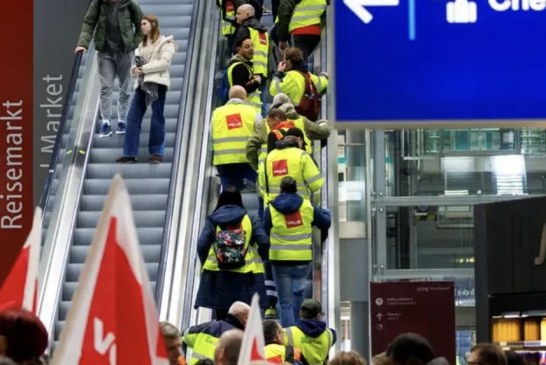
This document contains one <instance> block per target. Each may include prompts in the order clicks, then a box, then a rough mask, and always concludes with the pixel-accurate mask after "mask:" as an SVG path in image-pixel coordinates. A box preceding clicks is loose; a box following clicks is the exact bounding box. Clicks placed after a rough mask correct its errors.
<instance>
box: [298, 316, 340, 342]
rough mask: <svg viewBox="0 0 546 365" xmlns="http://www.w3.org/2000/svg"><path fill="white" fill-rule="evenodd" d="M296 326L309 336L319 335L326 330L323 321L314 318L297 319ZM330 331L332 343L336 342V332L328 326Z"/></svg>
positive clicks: (315, 336)
mask: <svg viewBox="0 0 546 365" xmlns="http://www.w3.org/2000/svg"><path fill="white" fill-rule="evenodd" d="M295 326H296V327H298V328H299V329H300V330H301V331H302V332H303V333H305V334H306V335H307V336H309V337H313V338H317V337H318V336H320V335H321V334H322V333H323V332H324V331H326V323H325V322H323V321H318V320H316V319H303V318H302V319H299V320H298V321H297V322H296V324H295ZM330 330H331V331H332V335H333V336H332V341H333V342H332V344H334V343H336V340H337V334H336V331H335V330H334V329H332V328H330Z"/></svg>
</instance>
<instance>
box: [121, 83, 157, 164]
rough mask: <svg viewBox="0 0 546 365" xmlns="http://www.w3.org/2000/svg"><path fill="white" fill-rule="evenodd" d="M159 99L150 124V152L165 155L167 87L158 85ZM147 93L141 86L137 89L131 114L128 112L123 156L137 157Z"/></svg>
mask: <svg viewBox="0 0 546 365" xmlns="http://www.w3.org/2000/svg"><path fill="white" fill-rule="evenodd" d="M157 91H158V94H159V95H158V99H157V100H155V101H154V102H153V103H152V121H151V125H150V139H149V140H148V152H150V155H160V156H163V153H164V151H165V116H164V115H163V110H164V109H165V95H166V93H167V87H166V86H165V85H158V90H157ZM146 109H147V106H146V93H145V92H144V91H142V89H141V88H140V86H139V87H138V88H137V89H136V90H135V94H134V95H133V100H132V101H131V107H130V108H129V114H127V131H126V132H125V142H124V143H123V156H131V157H136V156H137V155H138V144H139V141H140V129H141V128H140V127H141V125H142V118H143V117H144V113H146Z"/></svg>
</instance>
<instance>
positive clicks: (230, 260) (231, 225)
mask: <svg viewBox="0 0 546 365" xmlns="http://www.w3.org/2000/svg"><path fill="white" fill-rule="evenodd" d="M197 255H198V257H199V260H200V262H201V266H202V271H201V280H200V282H199V289H198V291H197V297H196V300H195V308H198V307H205V308H211V309H213V310H214V312H215V316H216V318H218V319H221V318H223V317H224V316H225V315H226V313H227V309H228V308H229V306H230V305H231V303H233V302H235V301H242V302H245V303H250V301H251V300H252V296H253V295H254V293H258V294H259V295H260V306H261V307H262V308H266V307H267V300H266V294H265V283H264V266H263V263H262V260H267V258H268V255H269V237H268V236H267V235H266V234H265V232H264V230H263V228H262V226H261V224H260V220H259V219H258V218H257V217H254V216H250V215H249V214H248V213H247V211H246V209H245V207H244V205H243V199H242V197H241V192H240V191H239V190H237V189H236V188H234V187H229V188H228V189H225V190H224V191H222V193H221V194H220V197H219V198H218V203H217V205H216V208H215V209H214V211H213V212H212V213H211V214H210V215H209V216H208V218H207V219H206V221H205V226H204V227H203V230H202V231H201V234H200V235H199V238H198V240H197Z"/></svg>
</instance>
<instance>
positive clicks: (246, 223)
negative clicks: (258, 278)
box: [203, 214, 264, 274]
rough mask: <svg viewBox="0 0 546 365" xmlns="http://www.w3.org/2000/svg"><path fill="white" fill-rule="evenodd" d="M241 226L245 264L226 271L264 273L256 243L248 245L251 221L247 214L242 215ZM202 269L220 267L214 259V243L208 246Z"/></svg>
mask: <svg viewBox="0 0 546 365" xmlns="http://www.w3.org/2000/svg"><path fill="white" fill-rule="evenodd" d="M241 226H242V229H243V231H244V232H245V247H247V251H246V255H245V265H244V266H242V267H239V268H237V269H229V270H226V271H230V272H238V273H241V274H246V273H250V272H252V273H255V274H260V273H264V265H263V263H262V258H261V257H260V255H259V254H258V248H257V245H250V238H251V237H252V222H251V220H250V218H249V216H248V214H247V215H245V216H244V218H243V221H242V222H241ZM219 231H220V227H216V232H219ZM203 270H209V271H220V268H219V267H218V260H217V259H216V253H215V252H214V243H213V244H212V245H211V246H210V250H209V256H208V257H207V261H205V265H203Z"/></svg>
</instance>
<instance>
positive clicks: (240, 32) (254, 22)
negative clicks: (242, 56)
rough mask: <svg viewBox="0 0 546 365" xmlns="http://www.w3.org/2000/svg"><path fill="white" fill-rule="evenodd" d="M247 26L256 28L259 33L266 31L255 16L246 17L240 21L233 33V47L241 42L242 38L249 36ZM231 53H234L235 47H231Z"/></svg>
mask: <svg viewBox="0 0 546 365" xmlns="http://www.w3.org/2000/svg"><path fill="white" fill-rule="evenodd" d="M248 28H253V29H256V30H257V31H258V32H260V33H267V28H266V27H264V26H263V25H262V24H260V22H259V21H258V19H256V18H255V17H250V18H248V19H246V20H245V21H244V22H242V23H241V25H240V26H239V28H238V29H237V32H236V33H235V38H234V42H233V44H234V47H235V45H237V44H239V43H240V42H242V41H243V40H244V39H246V38H251V37H250V30H249V29H248ZM233 53H235V49H233Z"/></svg>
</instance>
